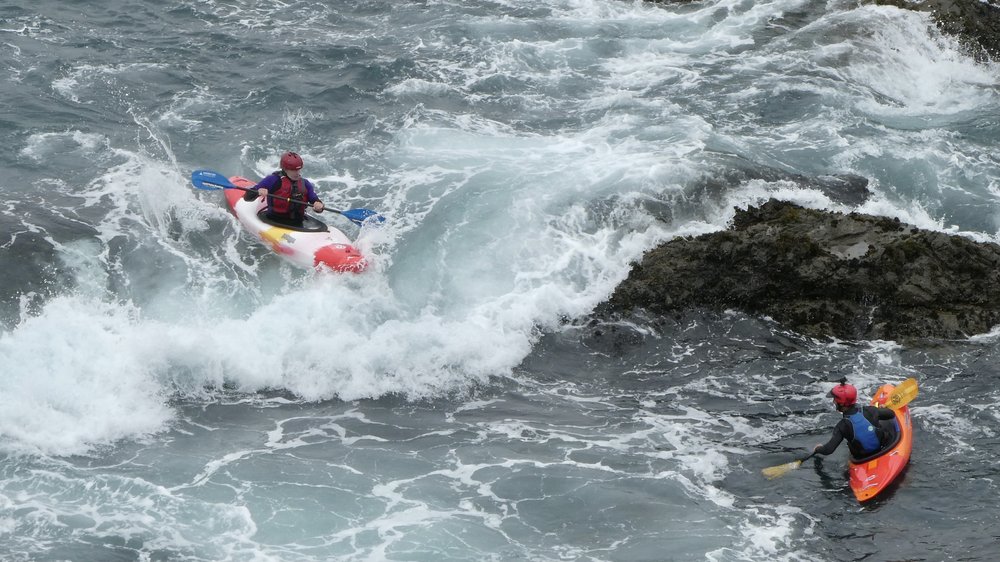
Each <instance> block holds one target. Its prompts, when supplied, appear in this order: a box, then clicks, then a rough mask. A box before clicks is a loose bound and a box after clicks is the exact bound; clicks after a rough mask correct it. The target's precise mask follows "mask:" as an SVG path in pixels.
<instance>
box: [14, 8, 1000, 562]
mask: <svg viewBox="0 0 1000 562" xmlns="http://www.w3.org/2000/svg"><path fill="white" fill-rule="evenodd" d="M0 53H2V56H0V65H2V70H3V72H2V73H0V76H2V78H0V131H2V132H3V133H4V134H3V135H0V148H2V149H0V162H2V168H3V170H4V171H5V173H4V175H3V178H2V179H0V189H2V193H3V195H4V197H3V199H2V201H3V203H2V207H0V227H2V228H0V559H2V560H15V561H22V560H40V561H41V560H52V561H55V560H73V561H107V560H122V561H131V560H191V561H195V560H198V561H201V560H206V561H207V560H239V561H243V560H247V561H250V560H254V561H258V560H261V561H262V560H268V561H270V560H274V561H286V560H287V561H313V560H374V561H381V560H434V561H438V562H440V561H444V560H539V561H540V560H581V561H583V560H595V561H596V560H612V561H618V560H621V561H632V560H712V561H742V560H753V561H756V560H902V559H905V560H952V559H954V560H995V559H996V557H997V553H998V552H1000V532H998V531H997V529H1000V522H998V515H1000V509H998V508H997V505H998V499H1000V498H998V493H997V492H998V484H997V478H998V469H997V468H996V462H995V456H996V455H995V452H996V450H997V446H998V431H1000V419H998V415H997V413H996V410H995V408H994V405H995V403H996V402H997V400H998V398H1000V391H998V390H997V389H998V387H1000V384H998V383H1000V369H998V367H997V364H998V349H1000V346H998V341H997V340H998V337H1000V332H997V333H991V334H983V335H977V336H974V337H970V338H969V339H967V340H962V341H948V342H932V343H927V344H922V345H918V344H906V345H904V344H899V343H896V342H872V343H861V344H858V343H852V342H834V343H829V342H819V341H815V340H810V339H804V338H801V337H799V336H797V335H795V334H792V333H788V332H786V331H783V330H782V329H781V328H780V327H779V326H776V325H774V324H773V323H771V322H770V321H769V320H768V319H761V318H750V317H746V316H744V315H742V314H739V313H736V312H729V313H725V314H720V315H695V314H692V315H690V316H686V317H682V318H671V319H660V320H656V319H648V318H643V317H636V318H633V319H630V321H628V322H622V323H619V324H615V325H597V326H592V325H590V324H589V323H588V319H587V314H588V312H589V311H590V310H592V309H593V307H594V306H595V305H596V304H598V303H599V302H601V301H602V300H603V299H605V298H607V296H608V295H609V294H610V293H611V291H612V290H613V288H614V286H615V285H616V284H617V283H618V282H619V281H620V280H621V279H623V278H624V277H625V276H626V275H627V273H628V267H629V263H630V262H631V261H632V260H635V259H637V258H638V257H640V256H641V255H642V253H643V252H644V251H645V250H647V249H649V248H651V247H653V246H655V245H656V244H657V243H659V242H661V241H663V240H667V239H669V238H671V237H674V236H679V235H690V234H699V233H703V232H710V231H714V230H718V229H721V228H724V227H725V225H726V223H727V221H728V220H729V219H730V218H731V217H732V213H733V211H732V209H733V208H734V207H739V206H746V205H751V204H759V203H760V202H763V201H765V200H766V199H767V198H769V197H782V198H785V199H790V200H793V201H796V202H798V203H801V204H804V205H808V206H812V207H817V208H827V209H833V210H838V211H860V212H866V213H873V214H879V215H885V216H894V217H899V218H900V219H901V220H904V221H906V222H909V223H913V224H917V225H918V226H920V227H922V228H930V229H936V230H941V231H946V232H952V233H955V234H958V235H962V236H968V237H970V238H973V239H976V240H983V241H997V239H998V231H1000V157H998V156H997V150H996V148H997V146H998V141H1000V73H998V70H1000V69H998V67H997V66H996V65H991V64H977V63H975V62H974V61H973V60H972V59H971V58H969V57H967V56H966V55H965V54H963V53H962V51H961V49H960V48H959V47H958V46H957V44H956V42H955V41H954V40H953V39H951V38H948V37H946V36H942V35H940V34H939V33H938V32H937V31H936V30H935V28H934V26H933V24H932V23H931V22H930V21H929V19H928V18H927V17H926V16H925V15H921V14H916V13H911V12H907V11H901V10H898V9H896V8H892V7H885V6H883V7H876V6H857V5H856V4H854V3H850V2H829V3H825V4H817V3H814V2H804V1H795V0H777V1H774V2H760V3H751V2H731V1H713V0H709V1H706V2H694V3H683V4H676V5H675V4H659V3H641V2H627V1H620V0H532V1H521V0H503V1H501V0H498V1H485V0H484V1H468V2H460V1H439V2H435V1H413V2H376V1H353V2H337V3H322V2H308V1H304V2H300V1H295V2H289V3H278V4H274V3H260V2H255V1H250V0H239V1H218V0H198V1H195V0H181V1H177V2H171V3H167V4H165V5H163V6H160V5H158V4H157V3H153V2H135V1H122V0H113V1H110V2H106V3H83V2H53V1H51V0H42V1H41V2H35V3H30V4H29V3H27V2H21V3H13V4H12V3H9V2H8V3H5V4H2V5H0ZM289 149H293V150H296V151H298V152H299V153H301V154H302V155H303V157H304V158H305V161H306V168H305V170H304V172H305V175H306V177H308V178H310V179H312V180H313V181H314V182H315V183H316V184H317V185H318V187H319V190H320V193H321V196H322V197H323V198H324V200H326V202H327V203H328V204H330V205H331V206H336V207H338V208H350V207H365V208H372V209H375V210H378V211H379V212H380V213H382V214H384V215H385V216H386V217H387V218H388V221H387V225H386V226H385V227H383V228H377V229H375V228H369V227H365V228H362V229H357V228H354V227H352V226H351V225H350V224H348V223H346V221H344V220H343V219H338V218H337V217H336V216H331V215H329V214H325V215H324V216H323V218H324V219H325V220H327V221H328V222H330V223H331V224H332V225H334V226H336V227H338V228H342V229H344V230H345V231H347V232H348V233H349V235H351V236H352V237H356V238H357V241H358V242H357V243H358V246H359V247H360V248H361V249H362V251H364V252H365V253H366V254H367V255H368V256H370V258H371V261H372V268H371V270H370V271H368V272H366V273H364V274H361V275H350V276H337V275H328V274H322V273H314V272H305V271H300V270H296V269H295V268H293V267H292V266H290V265H287V264H285V263H283V262H282V261H281V260H280V258H278V257H277V256H275V255H273V254H272V253H270V252H269V251H268V250H266V249H265V248H263V247H262V246H260V245H259V244H258V243H256V242H255V241H254V240H252V239H250V238H249V237H248V236H246V235H245V234H241V232H240V229H239V227H238V224H237V223H236V222H235V220H234V219H233V218H232V217H231V216H230V215H229V214H228V213H227V212H226V210H225V206H224V203H223V201H222V197H221V195H220V194H218V193H213V192H203V191H197V190H194V189H192V187H191V186H190V184H189V181H188V178H189V175H190V172H191V171H192V170H194V169H199V168H211V169H216V170H219V171H221V172H223V173H226V174H230V175H236V174H239V175H244V176H248V177H254V178H256V177H260V176H261V175H263V174H266V173H268V172H269V171H271V170H273V169H274V167H275V166H276V162H277V158H278V156H279V155H280V154H281V152H283V151H284V150H289ZM848 173H849V174H857V175H860V176H864V177H866V178H868V179H869V180H870V185H869V187H870V189H871V191H872V193H873V195H872V197H871V198H870V199H869V200H867V201H866V202H863V203H857V202H845V201H844V200H841V199H838V198H837V197H836V194H833V193H830V192H828V191H825V190H823V189H821V188H818V187H817V185H818V184H817V183H815V182H812V181H811V180H809V179H810V178H812V179H817V178H820V179H821V178H824V177H828V176H830V175H834V174H848ZM803 178H805V179H806V181H803ZM845 375H846V376H848V377H849V378H850V379H851V380H852V382H854V383H855V384H857V385H858V386H859V388H860V389H861V391H862V393H863V394H865V395H866V396H867V395H868V394H869V393H870V392H871V391H873V390H874V389H875V388H876V387H877V386H878V385H879V384H881V383H882V382H883V381H889V382H898V381H901V380H903V379H905V378H908V377H911V376H913V377H916V378H917V379H918V380H919V381H920V388H921V391H920V395H919V397H918V398H917V399H916V401H915V402H914V403H913V404H912V411H913V414H914V417H915V428H916V437H915V450H914V453H913V457H912V460H911V465H910V467H909V469H908V471H907V472H906V473H905V475H904V477H903V478H902V479H901V481H900V482H899V484H898V486H896V487H895V488H894V489H893V490H892V491H891V492H890V493H888V494H887V495H886V496H885V497H883V498H880V499H879V500H877V501H875V502H874V503H872V504H869V505H865V506H859V505H858V504H857V503H856V501H855V500H854V498H853V496H852V495H851V493H850V490H849V489H848V487H847V482H846V478H845V468H846V451H845V450H841V451H838V452H837V453H836V454H834V455H832V456H831V457H829V458H826V459H821V460H815V461H808V462H807V463H806V464H804V465H803V466H802V468H800V469H799V470H798V471H795V472H793V473H791V474H789V475H787V476H785V477H784V478H782V479H779V480H774V481H767V480H765V479H763V478H762V477H761V474H760V470H761V469H762V468H764V467H767V466H771V465H775V464H779V463H783V462H787V461H789V460H791V459H793V458H795V456H797V455H800V454H801V453H802V451H804V450H806V449H808V448H810V447H811V446H813V445H815V444H817V443H820V442H822V441H825V439H826V437H827V435H828V432H829V430H830V429H831V428H832V426H833V424H834V423H835V421H836V415H835V413H834V412H833V411H832V410H831V408H830V407H829V404H828V400H827V398H826V397H825V393H826V392H827V391H828V390H829V388H830V386H831V385H832V382H833V381H834V380H836V379H838V378H839V377H840V376H845ZM844 449H846V448H844Z"/></svg>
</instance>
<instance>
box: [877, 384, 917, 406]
mask: <svg viewBox="0 0 1000 562" xmlns="http://www.w3.org/2000/svg"><path fill="white" fill-rule="evenodd" d="M917 391H918V389H917V379H912V378H911V379H906V380H905V381H903V382H901V383H899V385H898V386H896V388H894V389H892V392H891V393H889V398H887V399H886V401H885V406H886V408H892V409H893V410H898V409H900V408H902V407H903V406H906V405H907V404H909V403H910V401H911V400H913V399H914V398H916V397H917Z"/></svg>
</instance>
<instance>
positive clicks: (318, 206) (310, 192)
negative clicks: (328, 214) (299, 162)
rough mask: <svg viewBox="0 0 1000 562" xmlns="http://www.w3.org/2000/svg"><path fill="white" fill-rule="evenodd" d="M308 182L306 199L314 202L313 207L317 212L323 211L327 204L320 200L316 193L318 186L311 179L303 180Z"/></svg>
mask: <svg viewBox="0 0 1000 562" xmlns="http://www.w3.org/2000/svg"><path fill="white" fill-rule="evenodd" d="M303 181H305V184H306V200H307V201H309V203H311V204H312V208H313V210H314V211H316V212H317V213H322V212H323V209H324V208H325V207H326V205H324V204H323V202H322V201H320V200H319V196H318V195H316V187H315V186H314V185H313V184H312V182H311V181H309V180H303Z"/></svg>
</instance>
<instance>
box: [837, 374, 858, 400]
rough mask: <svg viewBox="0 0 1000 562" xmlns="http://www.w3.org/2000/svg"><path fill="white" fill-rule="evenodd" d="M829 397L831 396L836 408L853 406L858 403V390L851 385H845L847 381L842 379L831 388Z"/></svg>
mask: <svg viewBox="0 0 1000 562" xmlns="http://www.w3.org/2000/svg"><path fill="white" fill-rule="evenodd" d="M830 396H833V402H834V403H835V404H837V405H838V406H853V405H854V403H855V402H857V401H858V389H856V388H854V385H852V384H847V380H846V379H844V380H841V381H840V384H838V385H837V386H835V387H833V390H831V391H830Z"/></svg>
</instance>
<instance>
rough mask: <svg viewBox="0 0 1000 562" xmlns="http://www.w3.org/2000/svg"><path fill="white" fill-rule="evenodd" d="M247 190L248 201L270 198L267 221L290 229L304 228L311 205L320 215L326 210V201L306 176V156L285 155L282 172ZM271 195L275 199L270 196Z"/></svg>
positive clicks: (290, 153) (245, 198)
mask: <svg viewBox="0 0 1000 562" xmlns="http://www.w3.org/2000/svg"><path fill="white" fill-rule="evenodd" d="M253 189H254V190H256V191H247V192H246V194H245V195H244V196H243V199H244V200H246V201H253V200H254V199H257V198H258V197H267V210H266V211H265V212H264V213H262V215H263V216H262V217H261V218H263V219H265V221H267V222H275V223H279V224H285V225H289V226H296V227H301V226H302V219H303V218H304V217H305V211H306V207H307V206H309V205H311V206H312V209H313V210H314V211H316V212H317V213H320V212H322V211H323V202H322V201H320V200H319V197H317V196H316V188H315V187H314V186H313V184H312V182H310V181H309V180H307V179H305V178H304V177H302V157H301V156H299V155H298V154H296V153H294V152H286V153H284V154H283V155H282V156H281V169H280V170H278V171H277V172H274V173H273V174H271V175H269V176H267V177H266V178H264V179H262V180H260V182H258V183H257V185H255V186H254V187H253ZM268 194H270V195H273V196H275V197H268Z"/></svg>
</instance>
